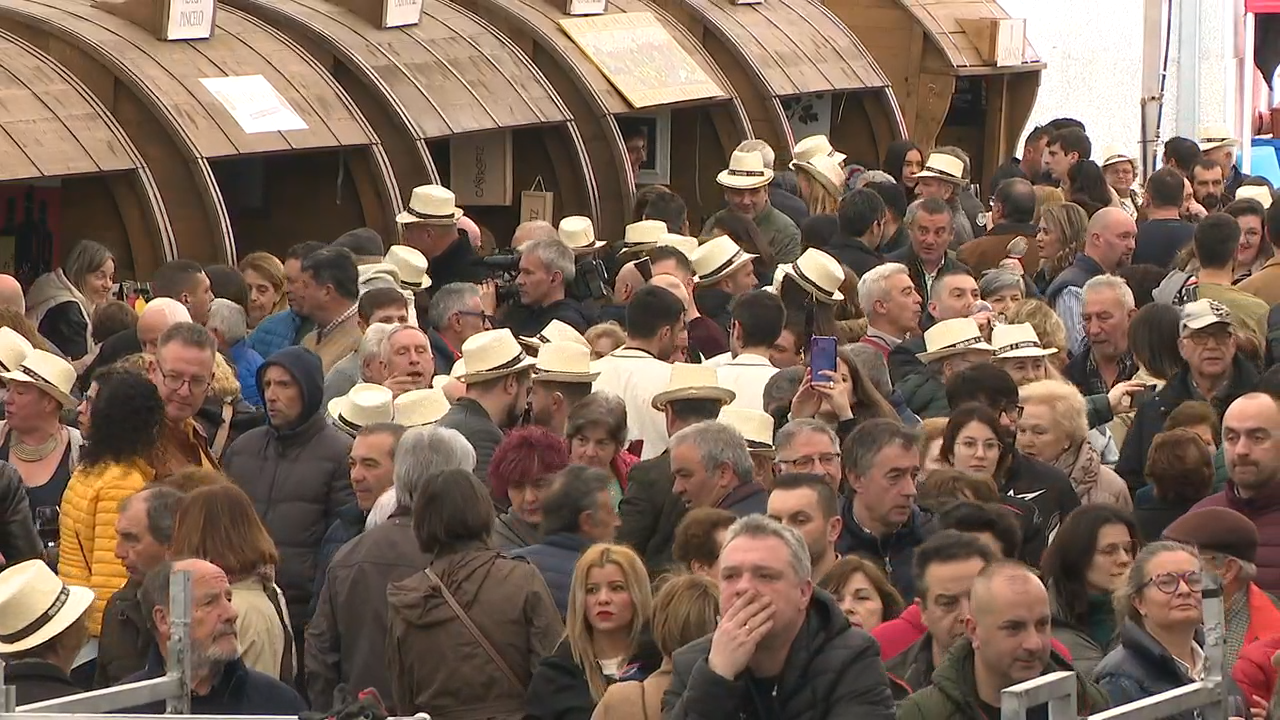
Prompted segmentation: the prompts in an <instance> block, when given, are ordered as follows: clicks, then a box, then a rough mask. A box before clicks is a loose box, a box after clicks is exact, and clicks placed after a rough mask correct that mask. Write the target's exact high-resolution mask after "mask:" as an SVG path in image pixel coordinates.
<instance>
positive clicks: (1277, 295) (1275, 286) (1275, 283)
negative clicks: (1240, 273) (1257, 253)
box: [1236, 255, 1280, 305]
mask: <svg viewBox="0 0 1280 720" xmlns="http://www.w3.org/2000/svg"><path fill="white" fill-rule="evenodd" d="M1236 287H1237V288H1239V289H1240V290H1242V291H1244V292H1247V293H1249V294H1250V295H1253V296H1255V297H1257V298H1258V299H1259V300H1261V301H1262V302H1264V303H1266V304H1267V305H1275V304H1277V303H1280V255H1278V256H1276V257H1273V258H1271V259H1270V260H1268V261H1267V264H1266V265H1263V266H1262V268H1261V269H1259V270H1255V271H1254V273H1253V274H1252V275H1250V276H1249V277H1247V278H1245V279H1244V280H1243V281H1241V282H1240V284H1239V285H1237V286H1236Z"/></svg>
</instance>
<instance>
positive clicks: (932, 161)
mask: <svg viewBox="0 0 1280 720" xmlns="http://www.w3.org/2000/svg"><path fill="white" fill-rule="evenodd" d="M916 177H918V178H938V179H939V180H946V181H947V182H950V183H955V184H956V185H964V161H962V160H961V159H960V158H958V157H955V156H954V155H948V154H946V153H940V152H935V153H929V159H928V160H925V161H924V169H923V170H921V171H920V172H918V173H916Z"/></svg>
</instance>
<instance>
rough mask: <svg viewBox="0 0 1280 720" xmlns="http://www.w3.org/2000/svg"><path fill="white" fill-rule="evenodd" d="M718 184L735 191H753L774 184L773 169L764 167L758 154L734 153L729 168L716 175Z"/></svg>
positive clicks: (762, 160) (730, 157) (736, 151)
mask: <svg viewBox="0 0 1280 720" xmlns="http://www.w3.org/2000/svg"><path fill="white" fill-rule="evenodd" d="M716 182H718V183H720V184H721V185H723V186H724V187H727V188H733V189H735V190H752V189H755V188H758V187H764V186H765V185H768V184H769V183H771V182H773V169H772V168H767V167H765V166H764V158H762V157H760V153H758V152H740V151H738V150H734V151H733V155H731V156H729V167H728V168H727V169H725V170H721V171H720V174H719V175H716Z"/></svg>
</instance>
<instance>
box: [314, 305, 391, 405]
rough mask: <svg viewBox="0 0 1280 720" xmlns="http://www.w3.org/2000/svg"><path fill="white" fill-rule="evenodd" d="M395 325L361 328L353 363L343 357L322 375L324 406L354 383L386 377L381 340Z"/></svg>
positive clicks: (376, 325) (380, 380) (346, 391)
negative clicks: (363, 329) (361, 333)
mask: <svg viewBox="0 0 1280 720" xmlns="http://www.w3.org/2000/svg"><path fill="white" fill-rule="evenodd" d="M396 327H397V326H396V325H391V324H389V323H380V322H379V323H373V324H372V325H370V326H369V327H368V328H366V329H365V331H364V337H363V338H361V339H360V345H359V346H357V347H356V351H355V352H354V353H352V358H351V359H352V360H353V361H354V362H347V361H346V360H343V361H341V362H339V363H338V364H337V365H334V366H333V369H332V370H330V371H329V372H328V373H327V374H326V375H325V376H324V406H325V407H329V403H330V402H332V401H333V399H334V398H339V397H342V396H343V395H346V394H347V393H349V392H351V388H353V387H355V386H356V384H357V383H362V382H367V383H373V384H375V385H381V384H382V381H383V380H386V379H387V377H386V372H385V371H384V369H383V366H382V343H383V341H384V340H386V339H387V335H388V334H389V333H390V332H391V331H392V330H393V329H395V328H396Z"/></svg>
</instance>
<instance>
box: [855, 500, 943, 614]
mask: <svg viewBox="0 0 1280 720" xmlns="http://www.w3.org/2000/svg"><path fill="white" fill-rule="evenodd" d="M840 502H841V508H840V517H841V519H843V520H844V527H843V529H841V530H840V537H839V538H837V539H836V550H838V551H840V553H841V554H844V555H849V554H857V555H861V556H862V557H864V558H866V559H868V560H871V561H874V562H876V563H877V564H879V565H880V567H881V568H882V569H884V571H885V575H887V576H888V578H889V582H890V583H891V584H892V585H893V587H894V588H895V589H897V591H898V593H899V594H900V595H902V599H903V600H904V601H905V602H906V603H908V604H910V603H911V601H912V600H915V598H916V582H915V575H914V574H913V573H912V571H911V565H912V561H913V560H914V558H915V555H916V548H917V547H919V546H920V544H921V543H923V542H924V541H925V540H928V539H929V536H930V535H932V534H933V532H934V530H935V524H936V523H935V522H934V517H933V515H932V514H930V513H928V512H925V511H924V510H922V509H920V508H915V509H914V510H912V512H911V519H909V520H907V522H906V524H904V525H903V526H902V527H900V528H898V529H897V530H894V531H893V532H892V533H890V534H889V536H888V537H883V538H882V537H877V536H875V535H872V534H871V533H870V532H868V531H867V530H865V529H863V527H862V526H861V525H859V524H858V521H857V520H856V519H854V517H853V501H852V500H846V499H844V498H841V501H840Z"/></svg>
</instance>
